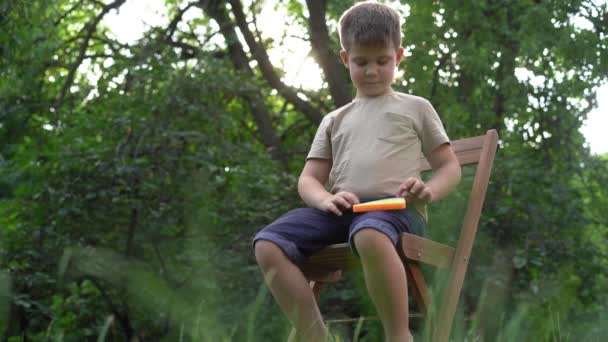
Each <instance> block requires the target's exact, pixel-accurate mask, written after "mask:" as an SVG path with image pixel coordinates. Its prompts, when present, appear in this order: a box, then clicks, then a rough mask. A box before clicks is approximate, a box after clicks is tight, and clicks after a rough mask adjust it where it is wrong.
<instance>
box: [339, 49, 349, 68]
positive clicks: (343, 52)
mask: <svg viewBox="0 0 608 342" xmlns="http://www.w3.org/2000/svg"><path fill="white" fill-rule="evenodd" d="M340 59H342V63H343V64H344V66H345V67H346V69H348V54H347V53H346V50H344V49H342V50H340Z"/></svg>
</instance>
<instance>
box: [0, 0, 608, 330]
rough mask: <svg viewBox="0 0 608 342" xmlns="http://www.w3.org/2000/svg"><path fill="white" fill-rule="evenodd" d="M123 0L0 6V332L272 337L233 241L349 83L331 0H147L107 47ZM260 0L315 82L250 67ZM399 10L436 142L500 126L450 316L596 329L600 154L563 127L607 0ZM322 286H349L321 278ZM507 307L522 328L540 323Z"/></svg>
mask: <svg viewBox="0 0 608 342" xmlns="http://www.w3.org/2000/svg"><path fill="white" fill-rule="evenodd" d="M124 2H125V1H123V0H117V1H104V2H100V1H93V0H90V1H89V0H82V1H75V0H62V1H55V2H52V3H50V2H46V1H28V2H24V1H15V2H7V3H6V4H2V5H0V13H1V15H0V28H1V29H0V32H2V34H0V54H1V57H2V58H0V60H1V61H2V62H1V63H2V64H1V65H2V68H0V75H1V76H2V77H0V142H1V144H0V175H1V177H0V196H1V201H0V213H1V215H0V234H1V236H2V238H1V239H0V241H1V242H0V255H1V258H0V265H1V267H2V269H3V270H6V277H5V278H7V279H9V278H10V282H11V284H10V286H4V285H3V284H0V288H2V289H4V288H7V289H8V288H10V293H11V294H10V308H9V309H10V310H8V311H9V315H8V316H9V319H8V325H7V330H6V331H5V332H4V335H3V338H4V339H8V338H9V337H10V336H27V338H28V339H33V340H42V339H48V338H50V337H58V336H64V338H66V339H91V338H94V337H95V336H99V335H100V334H102V333H104V334H106V336H108V337H109V336H112V337H111V338H112V339H114V340H131V339H132V338H135V337H139V338H141V339H152V340H160V339H163V338H164V339H167V340H175V339H178V338H179V336H183V334H186V335H188V336H190V337H191V338H192V339H205V338H206V339H215V340H218V339H220V338H230V337H232V338H233V339H234V340H243V339H251V340H253V339H256V338H257V339H259V340H274V339H277V338H280V336H282V335H281V334H283V333H284V331H283V330H281V329H282V328H279V327H282V326H284V325H285V322H284V321H283V320H282V318H280V316H279V315H278V313H277V311H276V308H274V307H273V306H265V305H261V304H260V303H262V301H263V300H267V298H266V297H264V296H265V294H264V292H263V290H262V291H261V292H260V291H258V289H259V288H260V287H259V286H260V285H261V279H260V278H259V274H258V272H257V270H256V269H255V267H254V265H253V260H252V256H251V251H250V245H249V243H250V241H249V240H250V237H251V236H252V235H253V233H254V232H255V231H257V230H258V229H259V228H261V227H262V226H263V225H265V224H267V223H268V222H270V221H271V220H272V219H274V218H276V217H277V216H278V215H279V214H280V213H282V212H284V211H285V210H286V209H288V208H291V207H295V206H299V205H301V202H300V201H299V200H298V198H297V194H296V193H295V191H294V185H295V177H296V176H297V174H298V172H299V170H300V168H301V166H302V164H303V159H304V156H305V154H306V152H307V148H308V146H309V144H310V141H311V139H312V136H313V134H314V132H315V129H316V125H317V124H318V122H319V121H320V119H321V118H322V116H323V115H324V114H325V113H327V112H328V111H329V110H331V109H333V108H336V107H338V106H340V105H342V104H344V103H347V102H349V101H350V97H351V96H352V94H353V92H352V89H351V86H350V85H349V84H350V83H349V81H348V76H347V73H346V72H345V70H344V69H343V68H342V66H341V64H340V61H339V59H338V55H337V52H338V51H339V44H338V40H337V33H336V32H332V30H335V27H336V25H337V20H338V17H339V15H340V14H341V13H342V12H343V11H344V10H345V9H346V8H348V7H349V6H350V4H351V3H350V2H349V1H338V0H335V1H296V0H283V1H279V2H275V3H272V4H270V3H269V2H260V1H250V2H241V1H238V0H226V1H205V0H199V1H192V2H185V1H175V0H173V1H167V3H166V6H167V8H168V12H169V19H168V23H167V24H166V26H165V27H150V28H149V30H148V31H147V32H145V34H144V37H143V38H142V39H140V40H139V41H137V42H135V43H129V44H125V43H121V42H120V41H118V40H117V39H116V38H114V37H113V36H112V35H111V34H110V33H109V30H108V28H107V27H104V24H103V23H104V21H103V18H104V17H105V16H106V15H107V14H108V13H110V12H111V11H113V10H116V9H119V8H120V6H121V5H122V4H123V3H124ZM264 6H275V7H276V10H277V11H278V10H279V9H282V10H284V11H285V13H287V18H285V19H284V20H285V21H286V22H287V21H288V22H290V23H291V24H293V25H299V26H300V27H302V32H304V33H305V34H306V36H305V37H302V38H303V39H305V40H306V41H308V42H309V43H310V49H311V50H310V51H311V55H312V56H313V57H314V58H315V60H316V61H317V63H318V64H319V67H320V70H321V71H320V72H322V74H323V78H324V80H325V81H326V84H325V85H324V86H323V88H321V89H318V90H307V89H298V88H295V87H292V86H290V85H288V84H286V83H285V82H284V80H283V79H282V76H283V74H284V71H283V70H281V69H280V68H279V67H278V66H276V65H272V63H270V58H269V56H270V54H271V53H272V50H273V48H274V47H276V46H277V45H279V44H281V43H282V42H281V41H272V40H269V39H268V37H265V33H264V32H260V31H259V29H257V26H256V25H257V21H258V20H260V18H259V15H260V12H261V10H262V8H263V7H264ZM395 6H397V4H396V3H395ZM397 8H398V9H399V11H401V13H402V14H403V17H404V19H405V20H404V25H403V29H404V40H403V45H404V47H405V48H406V52H407V57H406V59H405V61H404V63H403V65H402V67H401V70H402V71H403V76H401V77H400V78H399V79H398V80H397V82H396V85H395V88H396V89H397V90H400V91H404V92H410V93H413V94H416V95H420V96H423V97H426V98H428V99H430V100H431V102H432V103H433V104H434V105H435V107H436V108H437V110H438V112H439V114H440V116H441V118H442V120H443V122H444V124H445V126H446V128H447V131H448V133H449V134H450V136H451V137H452V138H454V139H456V138H461V137H466V136H472V135H478V134H482V133H483V132H484V131H485V130H486V129H489V128H496V129H499V131H500V136H501V141H500V149H499V152H498V155H497V156H498V157H497V162H496V165H495V168H494V171H493V176H492V184H491V186H490V192H489V194H488V199H487V201H486V203H487V206H486V207H485V208H484V214H483V215H484V220H483V221H482V222H483V225H482V227H480V230H481V238H480V241H479V243H477V244H476V251H475V252H474V255H475V256H477V257H476V258H475V259H474V260H473V263H472V265H471V269H472V270H471V272H469V275H470V278H469V280H468V281H467V286H468V288H467V289H466V293H465V306H464V313H465V315H467V316H471V317H478V320H479V325H480V326H481V328H482V329H483V331H482V332H481V333H483V334H485V335H486V338H487V339H493V336H495V334H497V333H498V332H497V331H498V330H499V329H500V327H496V326H492V322H490V321H484V319H483V317H491V316H489V312H490V313H491V311H492V310H491V309H492V308H493V307H494V308H499V309H501V310H504V311H505V312H506V315H511V314H513V315H515V313H517V312H519V311H518V310H519V308H518V307H516V305H515V304H513V305H508V304H505V303H519V302H520V300H523V299H529V300H531V301H532V302H533V303H535V305H537V306H535V308H537V310H540V311H535V312H544V313H546V312H551V310H558V312H559V319H560V321H561V322H560V326H561V327H563V329H566V330H567V331H569V332H572V333H575V332H577V330H576V329H587V330H588V331H591V333H593V334H600V335H598V336H601V333H602V330H601V329H600V328H598V326H596V325H594V324H593V323H594V322H591V323H588V324H583V323H581V322H583V321H585V319H586V318H587V317H589V316H592V317H593V316H594V315H595V316H597V315H599V314H601V313H602V312H606V307H605V305H603V304H601V303H605V299H606V298H605V293H608V292H607V291H606V290H607V289H606V282H605V278H602V277H598V276H597V275H598V274H605V273H606V271H607V267H608V262H607V261H608V260H607V259H606V250H605V248H604V246H605V242H606V231H607V229H608V222H606V218H605V215H603V210H604V209H603V208H605V207H606V198H608V195H607V194H606V189H608V186H607V185H608V184H607V183H608V179H606V177H605V175H606V174H607V173H606V170H607V168H608V165H607V164H606V158H601V157H598V156H592V155H590V153H589V151H588V150H587V149H586V148H585V147H584V146H583V142H584V138H583V136H582V135H581V134H580V132H579V128H580V126H581V123H582V121H584V119H585V117H586V115H587V113H588V112H589V111H590V110H591V109H592V108H594V107H595V106H596V104H597V103H596V99H595V95H594V89H595V88H596V87H597V86H599V85H600V84H604V83H606V75H607V72H606V71H607V59H606V49H607V46H606V43H605V42H604V40H605V36H606V25H605V20H606V16H607V12H608V9H607V5H606V4H599V3H597V2H593V1H554V2H547V3H545V2H527V1H512V2H508V3H499V2H495V1H482V2H474V3H473V2H471V3H466V4H463V3H462V2H457V1H451V0H444V1H440V2H428V1H409V2H408V4H407V5H405V4H404V5H399V6H397ZM192 13H195V14H196V15H194V16H192V15H186V14H192ZM581 22H582V23H584V24H585V25H586V26H581V24H577V23H581ZM239 37H242V38H239ZM87 65H89V67H88V69H87V68H85V67H86V66H87ZM87 70H97V72H96V74H97V76H98V79H91V78H90V77H89V76H90V75H91V74H92V73H91V71H87ZM522 75H523V76H522ZM454 196H455V197H463V196H466V194H462V193H457V194H455V195H454ZM564 199H567V201H564ZM435 211H436V213H434V215H432V217H433V221H431V225H430V227H429V233H430V234H437V235H443V236H444V239H446V240H449V239H450V238H451V237H450V232H449V231H450V230H451V228H452V227H453V226H455V224H454V222H455V219H454V217H453V215H455V214H456V213H457V212H458V210H457V208H455V205H452V204H450V202H449V201H446V202H445V203H441V204H440V205H439V206H437V207H436V209H435ZM440 226H445V227H446V229H440ZM581 232H583V233H581ZM452 234H453V233H452ZM590 245H591V246H595V248H587V246H590ZM495 250H499V251H500V253H496V254H495V253H494V252H495ZM488 279H489V281H486V280H488ZM0 280H1V279H0ZM5 283H6V282H5ZM2 289H0V291H4V290H2ZM482 289H483V290H482ZM535 289H536V290H535ZM538 289H541V290H542V291H541V290H538ZM7 291H8V290H6V291H4V292H5V293H6V292H7ZM481 293H498V294H499V295H497V296H496V297H495V298H494V299H492V298H490V299H488V298H484V297H481V298H480V296H481V295H480V294H481ZM541 293H544V294H545V295H544V296H542V297H540V298H538V295H539V294H541ZM564 294H567V295H568V296H569V299H568V301H561V302H560V301H559V300H558V299H559V298H558V297H559V296H562V297H564ZM336 297H341V298H346V299H347V302H348V303H354V304H358V302H359V297H360V296H359V295H358V294H356V293H355V292H352V290H348V289H347V288H346V287H340V286H339V287H338V288H337V290H336V292H335V293H334V294H330V298H328V299H326V300H329V301H331V300H333V298H336ZM265 298H266V299H265ZM501 298H502V299H501ZM564 303H567V304H571V305H570V306H568V307H567V306H565V304H564ZM598 303H600V304H598ZM493 304H496V305H493ZM498 304H500V305H498ZM1 305H2V301H0V306H1ZM333 307H334V308H335V310H336V311H341V312H342V313H344V314H347V315H356V314H358V313H359V311H358V309H353V308H354V307H356V305H352V306H350V307H348V305H334V306H333ZM243 308H245V309H243ZM552 308H553V309H552ZM556 308H557V309H556ZM1 309H2V308H1V307H0V314H2V310H1ZM543 310H544V311H543ZM256 315H257V316H256ZM261 317H263V318H264V321H263V322H262V320H261ZM543 317H544V316H543ZM587 321H588V320H587ZM226 322H227V323H226ZM255 322H257V323H260V327H259V328H257V329H253V323H255ZM526 324H529V327H530V328H538V329H523V331H530V333H529V334H530V335H527V337H528V338H530V339H533V338H534V337H536V338H537V339H538V338H541V339H542V337H543V336H545V337H546V336H554V335H550V334H551V333H554V330H552V328H551V327H550V326H549V327H547V326H546V323H544V322H543V321H542V320H540V319H530V320H527V323H526ZM110 327H111V328H110ZM541 328H542V329H541ZM593 329H596V330H593ZM598 329H599V330H598ZM533 332H534V333H536V334H537V335H532V334H533ZM108 334H109V335H108ZM543 334H544V335H543ZM370 336H372V332H369V335H368V337H369V338H373V337H370ZM577 336H578V335H577ZM581 336H582V335H581Z"/></svg>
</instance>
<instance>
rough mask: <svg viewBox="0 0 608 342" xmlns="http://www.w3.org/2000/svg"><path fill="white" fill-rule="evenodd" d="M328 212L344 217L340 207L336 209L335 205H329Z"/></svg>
mask: <svg viewBox="0 0 608 342" xmlns="http://www.w3.org/2000/svg"><path fill="white" fill-rule="evenodd" d="M327 210H329V211H330V212H331V213H334V214H336V215H338V216H342V211H341V210H340V209H338V207H336V206H335V205H334V204H333V203H329V204H328V205H327Z"/></svg>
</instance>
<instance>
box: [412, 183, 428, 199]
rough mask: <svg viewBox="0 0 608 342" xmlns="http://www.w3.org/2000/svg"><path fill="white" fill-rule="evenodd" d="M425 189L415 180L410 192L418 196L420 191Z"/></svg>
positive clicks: (422, 184)
mask: <svg viewBox="0 0 608 342" xmlns="http://www.w3.org/2000/svg"><path fill="white" fill-rule="evenodd" d="M424 189H426V186H425V185H424V183H422V182H421V181H416V182H415V183H414V184H413V185H412V187H411V188H410V192H411V193H412V194H414V195H416V196H418V197H420V193H421V192H422V191H424Z"/></svg>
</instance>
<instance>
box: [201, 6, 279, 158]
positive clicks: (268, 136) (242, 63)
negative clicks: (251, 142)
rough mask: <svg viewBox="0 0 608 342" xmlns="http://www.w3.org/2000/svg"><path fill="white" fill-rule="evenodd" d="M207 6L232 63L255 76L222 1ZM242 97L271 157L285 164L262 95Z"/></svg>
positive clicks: (248, 74)
mask: <svg viewBox="0 0 608 342" xmlns="http://www.w3.org/2000/svg"><path fill="white" fill-rule="evenodd" d="M207 7H208V8H206V10H207V12H208V13H209V15H210V16H211V17H212V18H213V19H214V20H215V21H216V22H217V23H218V26H219V27H220V32H221V33H222V35H223V36H224V39H225V40H226V44H227V45H228V54H229V56H230V60H231V61H232V64H234V66H235V67H236V68H237V69H238V70H241V71H242V72H244V73H245V74H246V75H247V76H248V77H250V78H251V79H254V78H255V76H254V74H253V71H252V70H251V67H250V66H249V60H248V59H247V57H246V54H245V51H244V50H243V46H242V45H241V43H240V42H239V39H238V36H237V34H236V30H235V27H234V24H233V23H232V21H231V20H230V17H229V16H228V13H227V12H226V8H225V5H224V4H223V3H213V4H212V5H210V6H207ZM244 97H245V99H246V101H247V103H248V104H249V105H250V107H251V112H252V115H253V119H254V121H255V123H256V126H257V127H258V131H259V132H260V138H261V140H262V143H263V144H264V146H265V147H266V149H267V150H268V152H269V153H270V155H271V157H272V159H274V160H276V161H279V162H280V163H281V164H282V165H283V166H286V165H287V162H286V159H285V157H284V155H283V153H282V152H281V148H280V141H279V138H278V137H277V132H276V130H275V128H274V126H273V125H272V118H271V114H270V112H269V111H268V108H267V107H266V104H265V103H264V101H263V97H262V96H261V95H260V94H255V95H249V94H245V95H244Z"/></svg>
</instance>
